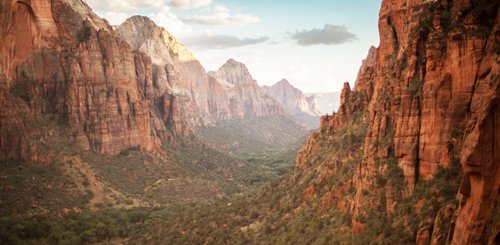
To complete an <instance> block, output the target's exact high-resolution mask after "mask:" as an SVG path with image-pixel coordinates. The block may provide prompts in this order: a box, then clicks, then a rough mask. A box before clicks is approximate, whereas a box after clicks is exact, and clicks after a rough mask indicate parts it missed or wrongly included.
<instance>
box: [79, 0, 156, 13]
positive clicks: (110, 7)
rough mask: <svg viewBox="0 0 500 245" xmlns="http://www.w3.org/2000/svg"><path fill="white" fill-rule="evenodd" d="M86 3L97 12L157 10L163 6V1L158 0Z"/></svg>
mask: <svg viewBox="0 0 500 245" xmlns="http://www.w3.org/2000/svg"><path fill="white" fill-rule="evenodd" d="M87 3H88V4H89V5H90V6H92V8H94V9H96V10H97V11H103V12H124V11H131V10H136V9H142V8H157V7H161V6H163V5H165V3H164V1H158V0H141V1H136V0H108V1H102V0H87Z"/></svg>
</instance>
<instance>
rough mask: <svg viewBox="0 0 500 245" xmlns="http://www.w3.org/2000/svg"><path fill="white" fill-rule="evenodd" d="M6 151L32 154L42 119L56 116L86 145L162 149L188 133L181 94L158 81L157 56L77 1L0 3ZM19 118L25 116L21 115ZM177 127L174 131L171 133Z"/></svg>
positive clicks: (0, 136) (2, 142)
mask: <svg viewBox="0 0 500 245" xmlns="http://www.w3.org/2000/svg"><path fill="white" fill-rule="evenodd" d="M0 11H1V17H2V18H1V33H2V35H1V37H0V42H1V43H2V47H1V58H0V78H1V83H0V84H1V89H0V90H1V93H2V96H1V97H2V100H1V103H2V105H1V106H2V108H4V110H2V113H1V114H2V115H1V117H0V124H1V125H5V126H2V127H1V129H0V149H2V151H3V153H4V154H5V155H6V156H9V157H33V156H34V155H36V152H35V150H34V149H33V147H30V143H29V138H30V137H32V136H34V135H37V134H41V132H37V130H36V123H37V120H39V119H41V118H43V117H44V116H46V115H47V114H54V115H56V116H57V117H58V118H59V119H60V120H61V121H63V123H64V124H66V125H67V126H68V129H69V130H70V131H71V132H70V135H71V137H70V138H72V139H73V140H76V142H78V143H79V144H80V145H81V146H82V147H83V148H86V149H93V150H96V151H98V152H103V153H104V152H106V153H111V154H115V153H118V152H120V151H121V150H123V149H126V148H128V147H132V146H140V147H141V148H142V149H144V150H147V151H154V150H157V149H159V147H160V145H161V141H162V140H170V139H171V136H172V135H175V134H183V133H186V132H187V130H186V128H185V126H184V124H183V123H182V122H181V121H180V118H179V116H178V114H179V107H178V102H177V99H176V97H175V96H174V95H173V93H172V91H170V90H168V89H163V90H162V89H160V88H159V87H158V86H156V85H155V84H154V82H153V81H154V76H153V69H154V67H153V66H152V62H151V59H150V58H149V57H148V56H146V55H144V54H143V53H141V52H135V51H134V50H133V49H132V48H131V47H130V46H129V45H128V44H127V43H126V42H124V41H122V40H121V39H119V38H118V37H117V36H116V35H115V34H114V31H113V30H112V28H111V27H110V26H109V25H108V24H107V22H106V21H105V20H102V19H100V18H99V17H97V16H96V15H95V14H93V13H92V12H91V10H90V8H89V7H88V6H87V5H86V4H85V3H83V2H81V1H78V0H56V1H44V0H41V1H3V2H2V4H1V9H0ZM17 115H20V117H19V116H17ZM167 128H170V130H167Z"/></svg>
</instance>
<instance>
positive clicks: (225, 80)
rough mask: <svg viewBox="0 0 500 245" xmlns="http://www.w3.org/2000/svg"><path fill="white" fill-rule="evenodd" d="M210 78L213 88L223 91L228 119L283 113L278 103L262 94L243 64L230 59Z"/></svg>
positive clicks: (212, 73)
mask: <svg viewBox="0 0 500 245" xmlns="http://www.w3.org/2000/svg"><path fill="white" fill-rule="evenodd" d="M210 76H211V77H212V78H213V79H212V83H213V86H214V87H218V88H219V89H221V90H224V91H225V94H224V96H225V98H226V103H227V105H226V106H225V108H229V111H228V114H229V118H243V117H245V116H246V115H248V116H256V117H262V116H266V115H274V114H283V113H284V111H283V108H282V107H281V105H280V103H279V102H278V101H276V100H274V99H273V98H272V97H270V96H268V95H267V94H265V93H264V91H263V90H262V88H261V87H260V86H259V85H258V84H257V81H255V80H254V79H253V78H252V75H251V74H250V72H249V71H248V69H247V68H246V66H245V65H244V64H243V63H240V62H238V61H235V60H233V59H230V60H228V61H227V62H226V63H225V64H224V65H222V66H221V67H220V68H219V69H218V70H217V71H216V72H210ZM217 83H218V84H217Z"/></svg>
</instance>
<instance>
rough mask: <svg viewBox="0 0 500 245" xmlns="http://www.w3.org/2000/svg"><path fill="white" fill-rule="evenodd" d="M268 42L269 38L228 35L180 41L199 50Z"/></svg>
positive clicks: (198, 37) (197, 37) (194, 37)
mask: <svg viewBox="0 0 500 245" xmlns="http://www.w3.org/2000/svg"><path fill="white" fill-rule="evenodd" d="M267 40H269V37H266V36H262V37H255V38H243V39H242V38H238V37H235V36H229V35H203V36H193V37H187V38H184V39H182V41H183V43H184V44H186V45H187V46H190V47H195V48H201V49H226V48H234V47H242V46H247V45H254V44H258V43H262V42H265V41H267Z"/></svg>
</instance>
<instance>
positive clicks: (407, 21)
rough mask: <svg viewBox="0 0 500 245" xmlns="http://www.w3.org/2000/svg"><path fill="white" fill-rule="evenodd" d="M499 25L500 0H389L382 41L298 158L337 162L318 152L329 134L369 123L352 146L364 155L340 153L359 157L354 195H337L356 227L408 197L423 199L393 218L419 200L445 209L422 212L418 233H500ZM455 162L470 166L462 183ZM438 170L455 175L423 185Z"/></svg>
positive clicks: (454, 237)
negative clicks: (320, 157) (356, 145)
mask: <svg viewBox="0 0 500 245" xmlns="http://www.w3.org/2000/svg"><path fill="white" fill-rule="evenodd" d="M499 28H500V8H499V4H498V3H497V2H494V1H463V0H454V1H444V0H443V1H440V0H436V1H396V0H384V1H383V3H382V8H381V10H380V16H379V31H380V46H379V47H378V48H371V49H370V51H369V55H368V57H367V59H366V60H365V61H363V64H362V67H361V69H360V71H359V74H358V78H357V81H356V85H355V87H354V89H353V90H352V91H351V89H350V87H349V84H345V85H344V88H343V90H342V93H341V105H340V108H339V110H338V112H337V113H334V115H333V116H323V117H322V118H321V126H320V129H318V131H317V132H316V133H315V134H313V135H312V136H311V138H310V139H309V140H308V141H307V142H306V144H305V145H304V146H303V147H302V150H301V152H300V153H299V155H298V157H297V166H298V167H299V168H300V169H303V170H304V171H305V170H307V169H311V168H324V166H323V165H322V164H327V163H328V162H318V163H316V164H313V163H314V162H315V161H314V160H311V159H312V158H311V156H314V155H315V154H317V153H318V152H322V149H323V148H325V147H330V145H331V144H327V145H326V146H324V145H325V144H324V142H322V141H324V140H325V139H328V138H332V137H336V136H335V135H337V136H338V135H339V134H341V135H344V134H345V135H349V134H346V133H350V132H352V131H353V130H357V128H356V127H354V126H356V125H357V123H360V122H361V124H363V123H365V124H366V125H367V128H366V129H367V131H366V133H363V142H364V143H363V145H362V146H360V147H359V148H356V149H353V150H354V152H358V151H360V156H359V157H356V156H355V153H352V154H350V155H347V156H343V157H338V158H337V160H335V161H340V162H342V163H347V162H348V161H347V160H346V159H350V161H351V162H357V164H356V165H355V168H354V169H355V172H354V176H353V177H352V179H349V180H348V181H346V182H344V183H345V184H346V185H352V186H353V190H355V192H354V194H353V198H352V199H351V198H350V197H342V196H341V195H340V194H338V195H337V196H336V195H335V194H331V193H330V194H331V196H330V197H329V199H333V200H337V201H338V200H343V201H340V202H337V204H338V205H340V206H339V208H340V207H342V209H344V210H347V212H348V213H350V214H351V215H352V217H353V218H352V222H351V225H352V232H354V233H359V232H362V231H363V230H369V229H373V227H366V224H367V222H366V218H362V217H367V215H369V213H370V212H382V213H381V214H383V215H385V216H386V217H394V216H391V215H398V214H400V213H402V212H401V208H402V207H401V206H402V204H403V203H405V202H407V201H408V199H405V198H416V203H413V205H414V206H412V208H410V209H409V210H410V211H409V213H408V216H406V217H401V219H402V220H399V221H398V222H399V223H393V225H397V224H399V225H401V224H403V223H404V222H406V221H404V220H405V219H406V220H408V219H411V217H412V216H411V215H413V214H415V213H418V212H420V211H419V210H420V209H422V208H421V207H419V206H420V204H419V203H421V202H426V201H429V200H431V199H432V200H437V201H436V202H435V205H436V206H434V208H435V209H438V210H439V212H437V213H436V212H435V211H431V212H430V213H432V214H433V215H434V216H428V217H427V216H426V215H429V213H427V214H424V215H420V216H418V217H420V218H421V217H425V218H424V219H422V223H420V225H418V226H417V228H418V229H417V230H415V231H413V232H414V233H413V234H418V237H416V238H415V240H413V241H414V242H416V241H419V242H421V243H426V241H432V243H433V244H434V243H436V244H437V243H441V242H446V241H447V242H449V243H451V244H484V243H489V244H494V243H496V242H498V239H499V235H498V234H499V232H500V226H499V223H498V220H497V218H498V215H497V214H498V210H499V208H498V203H499V200H500V199H499V195H498V193H499V189H500V158H499V154H498V152H499V150H500V146H499V144H498V143H497V142H499V140H500V135H499V130H498V128H499V126H500V124H499V120H498V117H499V116H498V115H499V113H500V108H499V107H498V106H497V105H498V101H499V97H498V96H499V93H500V87H499V86H500V85H499V84H500V75H499V65H498V64H500V56H499V55H500V52H499V47H500V42H499V40H500V35H499V33H500V29H499ZM346 130H347V131H346ZM332 135H333V136H332ZM343 139H349V138H343ZM331 161H333V160H331ZM338 168H339V166H337V167H334V169H338ZM456 168H458V169H461V172H463V177H461V182H460V185H458V183H455V181H454V180H453V178H451V176H447V178H448V179H446V178H445V177H443V174H442V173H443V172H446V171H451V170H449V169H456ZM330 171H333V172H335V170H330ZM323 172H324V171H323ZM436 176H438V177H436ZM457 176H460V175H458V173H457V174H456V175H455V177H457ZM436 178H440V179H443V178H444V179H446V181H445V182H440V183H441V184H439V185H436V186H441V187H439V188H441V189H440V190H442V191H441V192H436V194H435V196H434V197H429V196H425V193H424V194H422V193H423V192H422V188H424V187H423V186H426V185H427V186H428V187H427V188H431V187H430V186H432V185H433V184H432V183H437V182H436V181H440V179H439V180H437V179H436ZM443 185H445V187H446V188H442V187H443ZM455 186H456V188H458V193H457V194H458V199H457V200H453V199H454V198H451V199H449V200H450V202H452V203H455V204H456V205H451V206H450V205H449V203H445V202H443V200H447V198H449V196H450V195H449V194H446V192H444V191H449V190H452V191H453V190H454V188H455ZM400 187H402V188H400ZM417 187H418V190H416V188H417ZM432 188H434V187H432ZM447 188H448V189H447ZM426 191H428V192H432V191H435V189H433V190H430V189H428V190H426ZM455 193H456V192H455ZM452 194H454V193H452ZM332 196H333V197H332ZM346 205H347V208H346V207H345V206H346ZM373 210H378V211H373ZM380 210H383V211H380ZM395 210H400V211H399V213H398V214H394V212H395ZM455 214H456V215H455ZM370 216H373V213H370ZM360 217H361V218H360ZM495 217H496V218H495ZM414 219H418V218H417V216H414ZM426 219H430V221H428V222H425V220H426ZM394 222H396V221H394ZM413 222H415V221H413ZM428 223H431V224H434V226H432V225H431V226H428V225H426V224H428ZM408 226H409V225H408Z"/></svg>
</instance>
